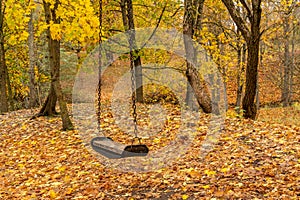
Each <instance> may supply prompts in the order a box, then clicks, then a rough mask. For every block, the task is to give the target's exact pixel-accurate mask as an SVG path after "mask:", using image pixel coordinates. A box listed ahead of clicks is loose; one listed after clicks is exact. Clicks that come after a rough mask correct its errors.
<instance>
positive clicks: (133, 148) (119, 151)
mask: <svg viewBox="0 0 300 200" xmlns="http://www.w3.org/2000/svg"><path fill="white" fill-rule="evenodd" d="M91 145H92V148H93V149H94V150H95V151H96V152H98V153H100V154H101V155H103V156H105V157H107V158H109V159H119V158H126V157H134V156H146V155H147V154H148V152H149V149H148V147H147V146H146V145H144V144H139V145H128V146H126V145H123V144H119V143H116V142H114V141H113V140H112V139H111V138H110V137H95V138H93V139H92V141H91Z"/></svg>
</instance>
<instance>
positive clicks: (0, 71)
mask: <svg viewBox="0 0 300 200" xmlns="http://www.w3.org/2000/svg"><path fill="white" fill-rule="evenodd" d="M4 13H5V5H4V4H3V1H2V0H0V114H1V113H4V112H8V99H7V85H6V77H7V76H8V74H7V69H6V64H5V49H4V34H3V21H4Z"/></svg>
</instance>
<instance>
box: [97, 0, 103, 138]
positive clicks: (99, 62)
mask: <svg viewBox="0 0 300 200" xmlns="http://www.w3.org/2000/svg"><path fill="white" fill-rule="evenodd" d="M102 37H103V36H102V0H99V41H98V42H99V43H98V44H99V53H98V88H97V92H98V99H97V103H98V104H97V122H98V123H97V124H98V126H97V128H98V132H99V133H100V132H101V86H102V78H101V73H102V71H101V67H102Z"/></svg>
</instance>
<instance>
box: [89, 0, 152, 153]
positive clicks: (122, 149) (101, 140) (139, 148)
mask: <svg viewBox="0 0 300 200" xmlns="http://www.w3.org/2000/svg"><path fill="white" fill-rule="evenodd" d="M99 11H100V13H99V29H100V31H99V57H98V59H99V61H98V64H99V72H98V73H99V81H98V101H97V103H98V105H97V122H98V131H99V132H100V124H101V84H102V80H101V65H102V62H101V59H102V0H99ZM130 48H131V46H130ZM131 50H132V49H130V52H131ZM130 70H131V83H132V85H131V89H132V108H133V118H134V119H133V120H134V134H135V138H134V139H133V140H132V144H131V145H127V146H126V145H124V144H120V143H117V142H115V141H113V140H112V139H111V138H110V137H95V138H93V139H92V140H91V146H92V148H93V150H94V151H96V152H97V153H99V154H101V155H103V156H105V157H107V158H109V159H119V158H126V157H135V156H146V155H147V154H148V152H149V149H148V147H147V146H146V145H144V144H141V138H139V137H138V134H137V113H136V87H135V71H134V63H133V54H132V53H130ZM135 139H138V141H139V144H136V145H134V144H133V143H134V140H135Z"/></svg>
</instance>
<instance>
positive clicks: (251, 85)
mask: <svg viewBox="0 0 300 200" xmlns="http://www.w3.org/2000/svg"><path fill="white" fill-rule="evenodd" d="M258 38H259V37H258V36H257V35H256V34H255V33H254V34H253V33H252V34H251V40H250V41H248V56H247V58H248V59H247V68H246V88H245V96H244V98H243V110H244V117H245V118H250V119H256V114H257V109H256V105H255V96H256V88H257V67H258V56H259V55H258V52H259V39H258Z"/></svg>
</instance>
